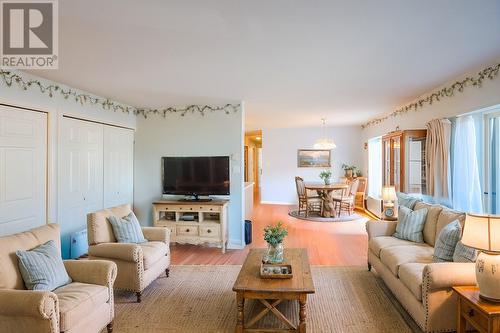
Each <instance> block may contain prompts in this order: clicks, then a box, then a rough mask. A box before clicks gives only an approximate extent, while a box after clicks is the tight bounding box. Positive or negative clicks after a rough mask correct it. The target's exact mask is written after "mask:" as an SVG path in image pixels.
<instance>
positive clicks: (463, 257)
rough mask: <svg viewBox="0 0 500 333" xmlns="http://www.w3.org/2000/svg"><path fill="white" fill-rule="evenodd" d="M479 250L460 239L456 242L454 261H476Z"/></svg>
mask: <svg viewBox="0 0 500 333" xmlns="http://www.w3.org/2000/svg"><path fill="white" fill-rule="evenodd" d="M478 254H479V251H478V250H476V249H474V248H472V247H468V246H466V245H464V244H463V243H462V242H461V241H459V242H458V243H457V246H456V247H455V252H454V253H453V261H454V262H476V259H477V256H478Z"/></svg>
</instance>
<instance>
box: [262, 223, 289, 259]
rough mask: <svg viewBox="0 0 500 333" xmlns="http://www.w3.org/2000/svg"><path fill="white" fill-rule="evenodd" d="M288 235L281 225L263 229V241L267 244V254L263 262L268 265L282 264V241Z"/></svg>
mask: <svg viewBox="0 0 500 333" xmlns="http://www.w3.org/2000/svg"><path fill="white" fill-rule="evenodd" d="M287 235H288V231H287V230H286V229H285V227H284V226H283V223H281V222H278V224H276V225H268V226H267V227H265V228H264V240H265V241H266V242H267V253H266V256H265V257H264V261H265V262H266V263H270V264H279V263H282V262H283V240H284V239H285V237H286V236H287Z"/></svg>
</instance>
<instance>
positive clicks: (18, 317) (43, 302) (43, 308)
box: [0, 224, 117, 333]
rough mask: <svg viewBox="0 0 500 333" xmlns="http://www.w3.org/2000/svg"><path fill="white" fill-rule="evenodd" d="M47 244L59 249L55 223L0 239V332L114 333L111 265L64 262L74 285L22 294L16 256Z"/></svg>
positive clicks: (104, 263)
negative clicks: (51, 241)
mask: <svg viewBox="0 0 500 333" xmlns="http://www.w3.org/2000/svg"><path fill="white" fill-rule="evenodd" d="M49 240H53V241H54V242H56V244H57V246H58V247H60V231H59V226H58V225H57V224H48V225H45V226H42V227H39V228H36V229H32V230H30V231H26V232H22V233H19V234H14V235H10V236H5V237H0V272H1V274H0V332H4V333H8V332H12V333H14V332H37V333H39V332H50V333H59V332H68V333H69V332H71V333H73V332H82V333H83V332H96V333H97V332H100V331H101V330H102V329H103V328H104V327H107V330H108V332H112V330H113V318H114V300H113V282H114V280H115V278H116V271H117V270H116V265H115V264H114V263H112V262H110V261H102V260H99V261H89V260H66V261H64V266H65V268H66V271H67V272H68V275H69V276H70V277H71V279H72V280H73V282H72V283H70V284H67V285H65V286H62V287H59V288H57V289H55V290H54V291H39V290H26V288H25V286H24V282H23V278H22V275H21V272H20V271H19V268H18V259H17V256H16V254H15V252H16V251H17V250H31V249H33V248H35V247H37V246H39V245H42V244H44V243H46V242H48V241H49Z"/></svg>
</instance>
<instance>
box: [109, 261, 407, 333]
mask: <svg viewBox="0 0 500 333" xmlns="http://www.w3.org/2000/svg"><path fill="white" fill-rule="evenodd" d="M239 270H240V266H174V267H172V268H171V271H170V277H169V278H166V277H165V276H162V277H160V278H158V279H157V280H156V281H155V282H153V283H152V284H151V285H150V286H149V287H148V288H147V289H146V290H145V291H144V295H143V300H142V303H140V304H138V303H135V296H134V295H133V294H131V293H125V292H116V293H115V303H116V317H115V323H114V326H115V332H117V333H120V332H144V333H149V332H186V333H190V332H203V333H216V332H217V333H218V332H234V327H235V324H236V301H235V293H234V292H233V291H232V286H233V283H234V281H235V280H236V277H237V275H238V273H239ZM312 273H313V278H314V284H315V287H316V294H314V295H311V296H309V299H308V303H307V328H308V332H325V333H326V332H359V333H366V332H370V333H376V332H398V333H404V332H413V331H414V330H413V329H412V327H411V326H412V325H411V323H407V321H405V318H404V315H402V314H401V312H400V310H401V309H398V305H397V303H393V302H392V301H391V300H390V297H391V295H390V294H388V293H387V291H386V290H384V288H383V287H381V285H380V282H379V281H378V278H377V277H376V276H375V275H374V274H373V273H370V272H367V271H366V269H365V268H363V267H331V266H313V267H312ZM278 307H279V308H280V310H281V311H283V312H284V313H286V314H287V315H291V318H292V320H293V322H297V321H298V306H297V304H296V303H295V302H287V303H282V304H280V306H278ZM245 308H246V311H247V314H246V316H247V318H248V315H249V314H248V312H255V311H256V310H258V309H260V304H257V302H254V301H252V302H247V303H246V305H245ZM261 323H264V324H275V323H276V321H275V319H274V317H273V316H272V315H271V314H267V315H266V317H264V321H263V322H261Z"/></svg>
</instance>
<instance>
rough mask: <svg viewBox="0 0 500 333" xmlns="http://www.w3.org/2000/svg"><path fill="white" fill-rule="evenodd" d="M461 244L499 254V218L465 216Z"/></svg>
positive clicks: (481, 215) (479, 215) (480, 215)
mask: <svg viewBox="0 0 500 333" xmlns="http://www.w3.org/2000/svg"><path fill="white" fill-rule="evenodd" d="M462 243H463V244H464V245H467V246H470V247H473V248H475V249H478V250H482V251H486V252H500V216H496V215H483V214H467V216H466V218H465V226H464V232H463V236H462Z"/></svg>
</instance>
